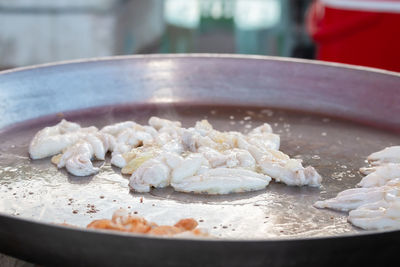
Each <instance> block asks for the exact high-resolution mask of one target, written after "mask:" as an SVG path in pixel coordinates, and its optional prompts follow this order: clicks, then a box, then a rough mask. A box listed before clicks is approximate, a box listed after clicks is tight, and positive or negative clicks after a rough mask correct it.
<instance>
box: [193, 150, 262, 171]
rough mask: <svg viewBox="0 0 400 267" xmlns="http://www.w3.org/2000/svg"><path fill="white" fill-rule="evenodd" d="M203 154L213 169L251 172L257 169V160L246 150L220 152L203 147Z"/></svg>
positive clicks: (200, 151) (201, 151)
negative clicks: (220, 168) (238, 168)
mask: <svg viewBox="0 0 400 267" xmlns="http://www.w3.org/2000/svg"><path fill="white" fill-rule="evenodd" d="M199 153H201V154H202V155H203V156H204V157H205V158H206V159H207V160H208V162H209V164H210V165H211V167H212V168H216V167H222V166H224V167H228V168H235V167H242V168H246V169H250V170H255V169H256V160H255V159H254V158H253V156H252V155H251V154H250V152H248V151H247V150H244V149H239V148H234V149H229V150H225V151H223V152H219V151H217V150H214V149H212V148H208V147H201V148H200V149H199Z"/></svg>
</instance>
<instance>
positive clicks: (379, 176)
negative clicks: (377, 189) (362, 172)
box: [358, 163, 400, 187]
mask: <svg viewBox="0 0 400 267" xmlns="http://www.w3.org/2000/svg"><path fill="white" fill-rule="evenodd" d="M369 172H370V173H369V174H368V175H367V176H365V177H364V178H363V179H361V181H360V182H359V183H358V186H361V187H374V186H382V185H384V184H386V183H387V182H388V181H389V180H393V179H396V178H400V163H387V164H384V165H382V166H377V167H372V168H371V169H370V171H369Z"/></svg>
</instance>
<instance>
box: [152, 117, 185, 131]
mask: <svg viewBox="0 0 400 267" xmlns="http://www.w3.org/2000/svg"><path fill="white" fill-rule="evenodd" d="M149 125H150V126H152V127H153V128H154V129H156V130H157V131H159V130H161V129H162V128H175V127H181V126H182V124H181V123H180V122H179V121H170V120H166V119H161V118H158V117H151V118H150V119H149Z"/></svg>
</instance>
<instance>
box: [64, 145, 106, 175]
mask: <svg viewBox="0 0 400 267" xmlns="http://www.w3.org/2000/svg"><path fill="white" fill-rule="evenodd" d="M93 155H94V150H93V147H92V145H91V144H90V143H89V142H87V141H78V142H77V143H76V144H74V145H73V146H71V147H69V148H68V149H67V150H66V151H65V153H64V154H63V155H62V156H61V158H60V161H59V163H58V164H57V167H58V168H63V167H65V168H66V169H67V171H68V172H69V173H71V174H73V175H75V176H87V175H91V174H95V173H97V172H98V171H99V168H96V167H94V166H93V164H92V161H91V159H92V157H93Z"/></svg>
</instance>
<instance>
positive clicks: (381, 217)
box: [348, 197, 400, 230]
mask: <svg viewBox="0 0 400 267" xmlns="http://www.w3.org/2000/svg"><path fill="white" fill-rule="evenodd" d="M348 221H349V222H351V223H352V224H353V225H355V226H357V227H360V228H363V229H366V230H385V229H395V228H400V198H398V197H397V198H396V199H393V200H391V201H386V200H381V201H378V202H373V203H368V204H365V205H362V206H360V207H359V208H358V209H355V210H352V211H350V213H349V217H348Z"/></svg>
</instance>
